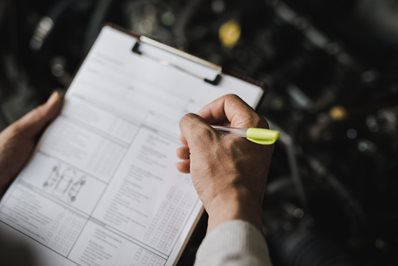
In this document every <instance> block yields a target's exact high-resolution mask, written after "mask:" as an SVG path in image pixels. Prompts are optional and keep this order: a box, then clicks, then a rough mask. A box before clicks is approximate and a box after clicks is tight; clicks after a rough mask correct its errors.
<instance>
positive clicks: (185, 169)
mask: <svg viewBox="0 0 398 266" xmlns="http://www.w3.org/2000/svg"><path fill="white" fill-rule="evenodd" d="M189 165H190V161H189V160H183V161H181V162H178V163H177V164H176V166H177V170H178V171H180V172H182V173H185V174H189V172H190V169H189V168H190V167H189Z"/></svg>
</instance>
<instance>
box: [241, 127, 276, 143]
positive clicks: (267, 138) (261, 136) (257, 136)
mask: <svg viewBox="0 0 398 266" xmlns="http://www.w3.org/2000/svg"><path fill="white" fill-rule="evenodd" d="M246 138H247V139H248V140H250V141H251V142H254V143H257V144H260V145H272V144H274V143H275V142H276V141H277V140H278V138H279V131H276V130H271V129H265V128H249V129H248V130H247V132H246Z"/></svg>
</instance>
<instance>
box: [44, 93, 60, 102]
mask: <svg viewBox="0 0 398 266" xmlns="http://www.w3.org/2000/svg"><path fill="white" fill-rule="evenodd" d="M59 97H60V93H59V92H58V91H53V93H51V96H50V97H49V98H48V100H47V104H50V105H52V104H54V103H55V102H56V101H58V99H59Z"/></svg>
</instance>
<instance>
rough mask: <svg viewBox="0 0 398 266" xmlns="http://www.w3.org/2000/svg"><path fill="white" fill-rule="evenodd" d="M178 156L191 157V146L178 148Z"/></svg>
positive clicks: (182, 157) (181, 157)
mask: <svg viewBox="0 0 398 266" xmlns="http://www.w3.org/2000/svg"><path fill="white" fill-rule="evenodd" d="M177 156H178V158H180V159H183V160H184V159H189V148H188V147H187V146H183V147H180V148H178V149H177Z"/></svg>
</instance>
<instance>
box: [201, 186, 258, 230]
mask: <svg viewBox="0 0 398 266" xmlns="http://www.w3.org/2000/svg"><path fill="white" fill-rule="evenodd" d="M205 208H206V211H207V213H208V214H209V222H208V229H207V230H208V231H211V230H212V229H214V228H215V227H216V226H218V225H220V224H222V223H224V222H227V221H232V220H243V221H247V222H249V223H251V224H253V225H254V226H256V227H257V228H258V229H259V230H261V226H262V221H261V213H262V209H261V202H260V200H259V199H257V198H256V197H255V196H254V195H253V193H252V192H251V191H249V190H248V189H247V188H244V187H240V188H239V187H234V188H230V189H226V190H225V191H224V192H222V193H220V194H218V195H217V196H216V197H214V198H213V199H212V200H211V201H210V202H209V204H207V206H205Z"/></svg>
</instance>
